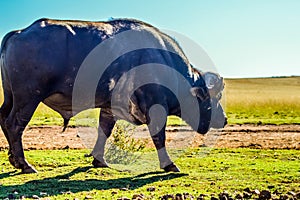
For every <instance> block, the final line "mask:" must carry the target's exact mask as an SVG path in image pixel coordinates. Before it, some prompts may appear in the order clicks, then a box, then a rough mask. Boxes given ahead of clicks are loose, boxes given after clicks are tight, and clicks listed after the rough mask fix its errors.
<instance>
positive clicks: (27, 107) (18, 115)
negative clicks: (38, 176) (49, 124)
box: [4, 97, 40, 173]
mask: <svg viewBox="0 0 300 200" xmlns="http://www.w3.org/2000/svg"><path fill="white" fill-rule="evenodd" d="M14 99H18V101H14V105H13V108H12V110H11V112H10V113H9V115H8V117H7V119H6V120H5V122H4V126H5V127H6V131H7V139H8V141H9V145H10V152H9V161H10V163H11V164H12V165H13V166H14V167H16V168H18V169H21V170H22V173H36V172H37V171H36V170H35V169H34V168H33V167H32V166H31V165H30V164H29V163H28V162H27V161H26V159H25V156H24V150H23V144H22V134H23V131H24V129H25V127H26V126H27V124H28V122H29V121H30V119H31V117H32V115H33V113H34V111H35V109H36V108H37V106H38V104H39V102H40V101H38V100H34V98H24V97H23V98H14ZM24 99H27V101H24Z"/></svg>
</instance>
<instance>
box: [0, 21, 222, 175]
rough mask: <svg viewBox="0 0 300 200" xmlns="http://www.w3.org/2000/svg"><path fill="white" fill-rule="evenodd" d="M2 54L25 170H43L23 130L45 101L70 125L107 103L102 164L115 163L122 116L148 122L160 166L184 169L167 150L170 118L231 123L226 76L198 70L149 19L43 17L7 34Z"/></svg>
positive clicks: (4, 115) (98, 151) (13, 134)
mask: <svg viewBox="0 0 300 200" xmlns="http://www.w3.org/2000/svg"><path fill="white" fill-rule="evenodd" d="M0 59H1V60H0V61H1V62H0V65H1V74H2V86H3V93H4V102H3V104H2V106H1V109H0V124H1V127H2V130H3V132H4V134H5V137H6V139H7V141H8V144H9V151H8V155H9V161H10V163H11V164H12V165H13V166H14V167H16V168H18V169H21V170H22V172H23V173H34V172H36V170H35V169H34V167H33V166H31V165H30V164H29V163H28V162H27V161H26V159H25V157H24V151H23V146H22V133H23V131H24V129H25V127H26V126H27V124H28V123H29V121H30V119H31V117H32V115H33V113H34V111H35V110H36V108H37V106H38V105H39V103H41V102H43V103H44V104H46V105H47V106H49V107H50V108H52V109H53V110H55V111H57V112H58V113H59V114H60V115H61V116H62V117H63V119H64V129H65V128H66V127H67V125H68V122H69V120H70V118H71V117H73V116H74V115H76V114H77V113H79V112H81V111H83V110H86V109H89V108H95V107H96V108H100V117H99V127H98V139H97V141H96V144H95V147H94V149H93V150H92V152H91V155H92V156H93V157H94V160H93V165H94V166H95V167H108V165H107V163H106V162H105V159H104V148H105V143H106V140H107V138H108V137H109V136H110V134H111V132H112V129H113V127H114V125H115V123H116V121H117V120H119V119H123V120H126V121H128V122H130V123H133V124H136V125H141V124H146V125H147V126H148V129H149V132H150V135H151V138H152V140H153V142H154V145H155V147H156V149H157V152H158V158H159V161H160V167H161V168H162V169H164V170H165V171H173V172H178V171H179V169H178V167H177V166H176V165H175V164H174V163H173V162H172V160H171V159H170V157H169V155H168V153H167V150H166V148H165V138H166V137H165V127H166V119H167V116H169V115H176V116H179V117H181V118H182V119H183V120H185V121H186V122H187V123H188V124H189V125H191V127H192V128H193V129H194V130H195V131H197V132H199V133H201V134H205V133H207V132H208V131H209V129H210V128H223V127H224V126H225V125H226V121H227V120H226V115H225V113H224V111H223V108H222V106H221V104H220V99H221V96H222V91H223V89H224V83H223V79H222V77H220V76H219V75H218V74H217V73H213V72H202V71H199V70H197V69H196V68H194V67H193V66H192V65H191V64H190V63H189V61H188V59H187V57H186V56H185V54H184V52H183V50H182V49H181V48H180V46H179V44H178V43H177V42H176V41H175V40H174V39H173V38H171V37H170V36H168V35H167V34H165V33H163V32H161V31H160V30H159V29H157V28H155V27H154V26H152V25H150V24H147V23H145V22H142V21H138V20H134V19H114V20H110V21H107V22H88V21H75V20H54V19H44V18H43V19H39V20H37V21H35V22H34V23H33V24H31V25H30V26H28V27H27V28H25V29H22V30H17V31H12V32H10V33H8V34H7V35H6V36H5V37H4V38H3V40H2V44H1V58H0Z"/></svg>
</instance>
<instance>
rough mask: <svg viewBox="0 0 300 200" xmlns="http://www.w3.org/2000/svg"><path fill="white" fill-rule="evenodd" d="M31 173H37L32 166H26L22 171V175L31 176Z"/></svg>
mask: <svg viewBox="0 0 300 200" xmlns="http://www.w3.org/2000/svg"><path fill="white" fill-rule="evenodd" d="M33 173H37V170H36V169H34V167H32V166H30V165H29V166H26V167H25V168H24V169H22V174H33Z"/></svg>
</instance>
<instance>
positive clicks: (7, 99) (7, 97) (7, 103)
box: [0, 89, 13, 155]
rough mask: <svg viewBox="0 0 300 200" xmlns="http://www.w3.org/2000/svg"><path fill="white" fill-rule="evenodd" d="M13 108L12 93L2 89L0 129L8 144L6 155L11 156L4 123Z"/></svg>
mask: <svg viewBox="0 0 300 200" xmlns="http://www.w3.org/2000/svg"><path fill="white" fill-rule="evenodd" d="M12 107H13V98H12V93H11V92H10V91H9V90H5V89H4V102H3V104H2V106H1V108H0V125H1V128H2V131H3V133H4V135H5V137H6V140H7V142H8V144H9V151H8V154H9V155H10V154H11V149H10V146H11V145H10V141H9V139H8V131H7V128H6V126H5V121H6V119H7V117H8V115H9V113H10V112H11V110H12Z"/></svg>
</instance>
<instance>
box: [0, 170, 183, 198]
mask: <svg viewBox="0 0 300 200" xmlns="http://www.w3.org/2000/svg"><path fill="white" fill-rule="evenodd" d="M91 168H92V167H78V168H76V169H74V170H73V171H71V172H69V173H67V174H64V175H59V176H55V177H51V178H44V179H42V180H33V181H28V182H26V183H24V184H19V185H9V186H3V185H2V186H1V187H0V188H1V189H0V198H6V197H7V195H8V194H11V193H13V192H15V191H16V192H18V194H19V195H20V196H21V195H26V197H30V196H32V195H39V194H40V192H44V193H46V194H47V196H49V197H51V196H55V195H60V194H62V193H63V192H68V191H70V192H72V193H77V192H84V191H91V190H110V189H120V188H128V189H129V190H134V189H137V188H140V187H143V186H144V185H147V184H150V183H154V182H157V181H164V180H170V179H174V178H179V177H183V176H187V175H188V174H184V173H165V172H149V173H144V174H139V175H136V176H131V177H124V178H116V179H109V180H101V179H84V180H70V177H72V176H73V175H75V174H78V173H82V172H87V171H88V170H89V169H91ZM9 175H10V174H9V173H7V174H5V175H4V176H9ZM99 178H101V175H99ZM4 191H5V193H6V194H4V193H3V192H4Z"/></svg>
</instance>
